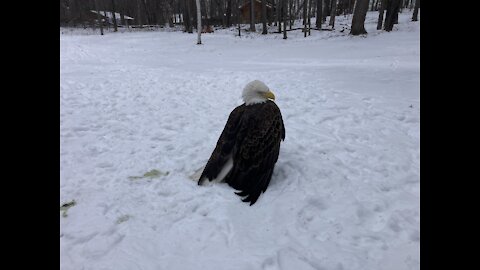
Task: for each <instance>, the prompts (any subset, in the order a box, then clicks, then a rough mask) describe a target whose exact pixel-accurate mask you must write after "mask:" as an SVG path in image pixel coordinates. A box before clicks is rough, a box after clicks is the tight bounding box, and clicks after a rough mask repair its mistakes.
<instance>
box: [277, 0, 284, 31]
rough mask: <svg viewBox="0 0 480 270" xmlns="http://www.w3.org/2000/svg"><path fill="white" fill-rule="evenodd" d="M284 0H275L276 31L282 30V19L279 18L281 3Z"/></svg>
mask: <svg viewBox="0 0 480 270" xmlns="http://www.w3.org/2000/svg"><path fill="white" fill-rule="evenodd" d="M283 1H284V0H277V22H278V32H279V33H281V32H282V23H281V21H282V19H281V10H282V8H281V5H283V3H282V2H283Z"/></svg>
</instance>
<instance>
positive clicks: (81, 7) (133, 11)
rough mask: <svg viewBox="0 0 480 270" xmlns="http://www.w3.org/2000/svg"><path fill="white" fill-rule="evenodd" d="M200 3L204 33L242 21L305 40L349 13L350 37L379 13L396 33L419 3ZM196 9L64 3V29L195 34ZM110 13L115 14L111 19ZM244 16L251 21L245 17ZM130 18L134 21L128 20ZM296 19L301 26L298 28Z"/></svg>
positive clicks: (175, 2)
mask: <svg viewBox="0 0 480 270" xmlns="http://www.w3.org/2000/svg"><path fill="white" fill-rule="evenodd" d="M255 2H256V3H255ZM199 4H200V7H201V9H200V13H201V25H202V26H203V31H205V32H209V31H210V30H209V29H213V27H224V28H227V27H232V26H237V27H238V28H239V30H240V28H241V26H242V18H243V22H245V20H247V21H248V22H249V24H248V26H249V28H247V29H245V30H246V31H256V29H255V24H256V23H262V26H263V27H262V34H267V33H281V32H283V33H284V38H286V32H287V31H290V30H297V29H302V31H304V32H305V36H306V35H307V33H309V32H310V30H311V29H313V30H320V31H321V30H332V29H334V27H335V16H340V15H350V14H353V16H352V23H351V26H350V27H351V28H350V34H352V35H359V34H366V33H367V32H366V31H365V28H364V21H365V16H366V13H367V11H378V13H379V15H378V26H377V29H378V30H380V29H384V30H386V31H391V30H392V29H393V25H394V24H396V23H398V13H399V12H403V11H404V10H405V9H409V10H413V16H412V21H417V20H418V9H419V6H420V0H200V1H199ZM267 7H268V8H267ZM246 8H248V9H249V11H248V10H245V9H246ZM92 10H94V11H98V13H94V12H91V11H92ZM267 10H268V12H267ZM197 11H198V10H197V5H196V0H60V26H64V27H84V28H87V27H94V28H95V27H100V28H101V30H102V34H103V27H112V28H114V31H117V28H118V27H134V28H136V27H140V28H144V27H152V26H155V27H174V26H179V27H181V29H182V30H183V31H184V32H186V33H193V31H194V29H196V27H197V24H198V22H200V20H197V19H198V18H197V16H198V15H197V14H198V13H197ZM242 11H243V12H242ZM106 12H112V14H111V16H108V14H107V13H106ZM258 13H261V16H258ZM245 14H248V15H249V18H244V17H245V16H246V15H245ZM267 14H268V16H267ZM125 16H129V17H132V18H133V20H126V19H125ZM107 17H111V18H110V19H107ZM257 18H260V21H256V20H258V19H257ZM312 18H315V21H314V22H313V23H312V21H311V19H312ZM327 18H328V20H327ZM297 20H300V21H301V22H302V27H301V28H298V27H297V28H295V22H296V21H297ZM100 21H102V23H99V22H100ZM243 26H244V25H243ZM268 26H270V28H271V27H272V26H274V27H275V28H274V29H275V31H271V30H270V31H269V27H268ZM282 26H283V27H282ZM287 28H288V29H287Z"/></svg>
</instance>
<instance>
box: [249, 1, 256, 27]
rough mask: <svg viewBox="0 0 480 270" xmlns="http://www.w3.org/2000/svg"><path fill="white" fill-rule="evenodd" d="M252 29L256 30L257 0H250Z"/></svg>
mask: <svg viewBox="0 0 480 270" xmlns="http://www.w3.org/2000/svg"><path fill="white" fill-rule="evenodd" d="M250 31H252V32H255V31H256V30H255V0H250Z"/></svg>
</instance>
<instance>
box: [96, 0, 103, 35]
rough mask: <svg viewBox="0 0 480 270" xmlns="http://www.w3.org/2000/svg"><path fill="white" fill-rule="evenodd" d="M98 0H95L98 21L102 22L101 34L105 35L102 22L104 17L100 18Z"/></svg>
mask: <svg viewBox="0 0 480 270" xmlns="http://www.w3.org/2000/svg"><path fill="white" fill-rule="evenodd" d="M97 1H98V0H95V10H96V11H97V21H98V23H99V24H100V35H102V36H103V23H102V19H101V18H100V11H99V10H98V3H97Z"/></svg>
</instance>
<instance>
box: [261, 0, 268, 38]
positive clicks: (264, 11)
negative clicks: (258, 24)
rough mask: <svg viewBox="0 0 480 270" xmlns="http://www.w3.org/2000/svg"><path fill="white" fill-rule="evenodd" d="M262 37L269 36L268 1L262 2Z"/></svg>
mask: <svg viewBox="0 0 480 270" xmlns="http://www.w3.org/2000/svg"><path fill="white" fill-rule="evenodd" d="M262 24H263V29H262V35H266V34H267V2H266V0H262Z"/></svg>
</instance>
